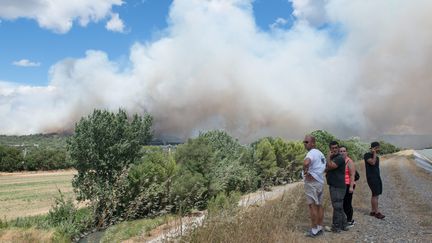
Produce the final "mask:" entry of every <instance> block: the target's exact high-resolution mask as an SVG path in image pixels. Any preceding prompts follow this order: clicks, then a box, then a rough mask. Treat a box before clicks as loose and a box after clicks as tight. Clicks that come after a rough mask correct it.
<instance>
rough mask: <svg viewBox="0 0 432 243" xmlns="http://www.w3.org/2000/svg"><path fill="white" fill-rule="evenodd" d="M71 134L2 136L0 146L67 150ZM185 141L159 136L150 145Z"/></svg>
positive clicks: (173, 143) (174, 143)
mask: <svg viewBox="0 0 432 243" xmlns="http://www.w3.org/2000/svg"><path fill="white" fill-rule="evenodd" d="M70 136H71V134H58V133H49V134H32V135H23V136H9V135H0V145H6V146H12V147H27V148H28V147H40V148H66V140H67V138H68V137H70ZM180 143H183V140H181V139H180V138H177V137H173V136H159V137H155V138H153V139H152V141H150V143H149V144H150V145H177V144H180Z"/></svg>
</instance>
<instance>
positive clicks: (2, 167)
mask: <svg viewBox="0 0 432 243" xmlns="http://www.w3.org/2000/svg"><path fill="white" fill-rule="evenodd" d="M22 161H23V157H22V153H21V150H19V149H17V148H14V147H9V146H1V145H0V171H8V172H12V171H17V170H22V169H23V165H22V164H23V163H22Z"/></svg>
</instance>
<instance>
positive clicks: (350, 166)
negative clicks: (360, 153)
mask: <svg viewBox="0 0 432 243" xmlns="http://www.w3.org/2000/svg"><path fill="white" fill-rule="evenodd" d="M348 170H349V174H350V188H349V192H351V193H352V192H353V191H354V183H355V182H354V177H355V171H356V170H355V165H354V161H352V160H351V159H350V160H349V161H348Z"/></svg>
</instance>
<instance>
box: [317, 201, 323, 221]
mask: <svg viewBox="0 0 432 243" xmlns="http://www.w3.org/2000/svg"><path fill="white" fill-rule="evenodd" d="M317 207H318V222H317V224H318V225H321V226H323V225H324V223H323V222H324V208H323V206H322V205H317Z"/></svg>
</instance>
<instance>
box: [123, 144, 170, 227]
mask: <svg viewBox="0 0 432 243" xmlns="http://www.w3.org/2000/svg"><path fill="white" fill-rule="evenodd" d="M177 171H178V166H177V165H176V163H175V161H174V158H173V157H172V155H171V154H169V153H167V152H164V151H162V149H161V148H158V147H155V148H152V149H151V150H147V152H146V154H145V155H144V157H143V159H142V160H141V162H140V163H138V164H135V165H133V166H132V168H131V169H130V171H129V174H128V180H129V190H128V193H127V195H124V197H123V200H124V204H125V205H126V204H127V205H128V209H127V212H126V215H125V218H128V219H132V218H139V217H143V216H153V215H157V214H161V213H166V212H168V211H170V207H171V206H172V202H171V201H170V195H171V191H172V183H173V178H174V176H175V175H176V173H177Z"/></svg>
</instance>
